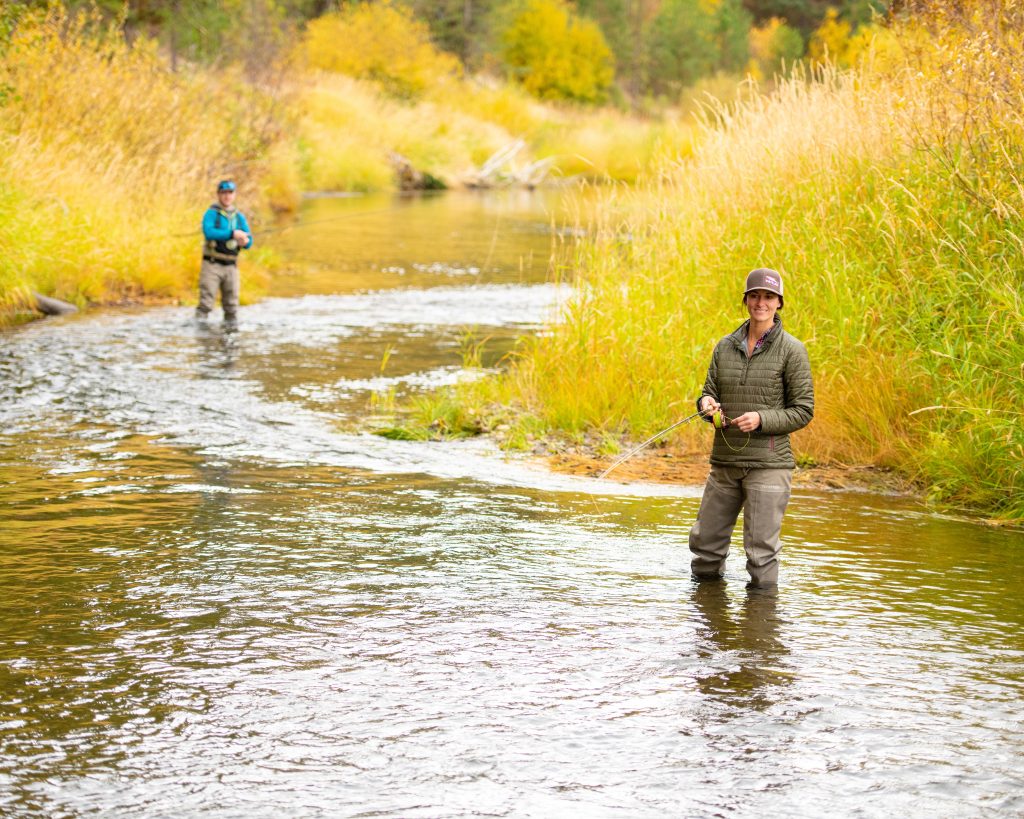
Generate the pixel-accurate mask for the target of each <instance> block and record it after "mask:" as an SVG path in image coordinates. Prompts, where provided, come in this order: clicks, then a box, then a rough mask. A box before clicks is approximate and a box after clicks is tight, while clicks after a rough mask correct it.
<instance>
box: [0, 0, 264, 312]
mask: <svg viewBox="0 0 1024 819" xmlns="http://www.w3.org/2000/svg"><path fill="white" fill-rule="evenodd" d="M0 83H3V84H4V85H6V86H7V87H8V88H9V89H10V93H9V94H8V95H7V98H6V100H5V102H4V105H3V114H4V118H3V125H2V131H0V173H2V175H3V179H4V180H6V181H5V183H4V185H3V188H2V195H0V211H2V212H0V216H2V218H0V225H2V228H0V246H2V247H3V249H4V252H3V253H2V258H0V303H2V306H5V307H6V308H8V310H9V309H10V308H11V307H14V306H16V305H17V304H18V303H20V302H23V301H25V300H26V297H27V294H28V293H29V291H31V290H40V291H43V292H45V293H52V294H56V295H57V296H59V297H62V298H66V299H70V300H72V301H77V302H79V303H81V302H85V301H98V300H117V299H122V298H137V297H140V296H142V295H144V294H147V295H150V296H154V295H155V296H164V297H170V296H177V295H180V294H182V293H183V292H185V291H187V290H188V289H190V287H191V283H192V281H193V280H194V278H195V275H196V273H197V268H198V262H197V257H198V241H199V234H198V220H199V217H200V215H201V214H200V213H198V212H197V211H200V210H201V205H200V203H203V204H205V201H204V200H205V199H206V198H208V197H210V196H211V193H210V192H211V191H212V189H213V185H214V183H215V181H216V180H217V178H219V177H222V176H225V175H232V176H234V177H235V178H237V179H239V180H240V181H242V183H243V185H244V184H245V182H246V181H247V180H250V179H251V178H252V177H253V176H254V174H251V173H250V172H249V170H248V167H247V165H246V162H247V160H249V159H250V158H252V157H253V156H258V155H259V154H261V153H262V152H263V151H264V150H265V149H266V147H267V146H268V145H269V144H271V142H272V137H271V136H270V135H268V134H266V133H262V132H261V128H262V127H263V126H262V124H261V123H262V122H264V121H265V118H266V115H267V113H268V110H269V109H270V108H271V107H272V106H273V105H275V104H276V102H275V101H274V100H271V99H269V98H268V97H267V96H266V95H264V94H261V93H260V92H258V91H256V90H254V89H253V88H252V87H251V86H249V85H247V84H246V83H244V82H242V81H241V79H240V78H239V77H238V75H237V73H235V72H233V71H232V70H230V69H228V70H225V71H222V72H219V73H218V74H216V75H215V74H213V73H208V72H202V71H193V72H182V73H179V74H172V73H171V72H170V71H168V70H167V67H166V65H165V63H164V61H163V60H162V58H161V57H160V56H159V55H158V53H157V51H156V48H155V45H154V44H152V43H149V42H146V41H145V40H142V41H139V42H137V43H136V44H135V45H134V47H133V48H131V49H129V48H128V47H127V46H126V45H125V43H124V41H123V38H121V37H120V36H118V35H117V34H115V33H111V32H109V31H108V30H107V29H105V28H104V27H103V26H101V25H100V24H99V21H98V20H97V19H96V18H95V17H92V16H90V15H84V14H83V15H77V16H71V15H69V14H68V13H67V12H65V11H63V10H62V9H61V8H60V7H57V6H54V7H52V8H50V9H49V10H48V11H45V12H39V13H34V14H29V15H26V16H25V17H24V18H23V19H22V20H21V22H20V23H19V26H18V28H17V30H16V31H15V34H14V36H13V38H12V40H11V42H10V44H9V46H8V48H7V50H6V53H5V54H4V56H3V59H2V61H0Z"/></svg>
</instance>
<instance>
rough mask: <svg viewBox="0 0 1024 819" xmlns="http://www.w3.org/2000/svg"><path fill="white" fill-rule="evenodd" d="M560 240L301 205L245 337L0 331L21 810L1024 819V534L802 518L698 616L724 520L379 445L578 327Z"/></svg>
mask: <svg viewBox="0 0 1024 819" xmlns="http://www.w3.org/2000/svg"><path fill="white" fill-rule="evenodd" d="M558 212H559V211H558V207H557V204H556V203H555V201H554V200H553V199H551V198H550V197H548V198H545V197H541V196H539V195H524V194H491V195H486V196H471V195H468V194H449V195H446V196H441V197H435V198H422V199H409V200H390V199H383V198H381V199H372V198H367V199H359V200H355V199H320V200H312V201H310V202H309V203H308V205H307V207H306V209H305V210H304V212H303V214H302V220H303V222H302V224H300V225H297V226H296V227H295V228H293V229H292V230H289V231H285V232H280V233H278V234H272V235H268V236H267V237H265V240H266V241H267V242H268V243H273V244H276V245H277V247H278V248H279V249H280V250H281V252H282V253H285V254H288V255H290V256H292V257H293V258H296V259H298V260H301V261H302V262H303V263H304V264H305V265H306V266H307V272H306V273H304V274H302V275H301V276H299V275H296V276H293V277H290V278H286V279H284V280H283V281H281V282H279V283H278V284H277V285H276V287H277V291H276V294H275V296H274V297H272V298H268V299H266V300H265V301H263V302H261V303H259V304H257V305H254V306H249V307H245V308H243V310H242V312H241V326H240V329H239V331H238V332H236V333H224V332H223V331H222V329H221V328H220V326H219V323H218V322H213V324H212V325H211V326H210V327H208V328H197V327H196V326H194V325H193V324H192V322H191V315H190V314H191V311H190V309H189V308H185V307H182V308H159V309H147V310H138V311H127V312H126V311H103V312H96V313H91V314H89V315H85V316H77V317H71V318H67V319H60V320H47V321H43V322H39V323H36V324H34V325H32V326H27V327H23V328H19V329H17V330H14V331H10V332H7V333H5V334H3V335H2V336H0V510H2V511H0V515H2V517H0V814H2V815H4V816H55V817H62V816H87V815H107V816H118V817H122V816H161V817H163V816H175V817H178V816H213V817H241V816H244V817H247V819H251V817H279V816H332V817H333V816H352V817H370V816H373V817H448V816H516V817H518V816H524V817H551V816H572V817H577V816H585V817H606V816H607V817H664V816H751V815H755V814H756V815H764V814H768V815H784V816H806V817H820V816H822V815H826V814H832V815H844V816H868V817H871V816H879V817H882V816H891V815H894V814H895V815H902V816H922V817H923V816H928V817H931V816H952V815H957V816H1008V815H1021V814H1024V766H1022V764H1021V761H1020V759H1021V754H1022V752H1024V732H1022V719H1021V713H1022V708H1021V705H1022V692H1024V637H1022V620H1024V617H1022V608H1024V607H1022V603H1021V600H1022V593H1024V535H1022V534H1021V533H1017V532H1008V531H999V530H993V529H989V528H985V527H983V526H981V525H978V524H975V523H971V522H968V521H962V520H956V519H949V518H944V517H941V516H938V515H935V514H932V513H929V512H928V511H926V510H924V509H922V508H921V507H919V506H917V505H916V504H914V503H912V502H909V501H907V500H903V499H899V498H894V497H883V496H872V495H863V494H854V493H845V494H844V493H832V494H825V493H813V492H807V491H797V492H796V493H795V494H794V497H793V501H792V503H791V506H790V511H789V514H788V516H787V522H786V527H785V530H784V541H785V548H784V553H783V554H784V562H783V572H782V586H781V588H780V591H779V592H778V594H777V595H774V596H773V595H763V594H762V595H759V594H755V593H752V592H747V591H746V589H745V588H744V580H745V572H744V569H743V557H742V549H739V550H738V551H734V554H733V556H732V557H731V558H730V566H729V572H728V576H727V579H726V581H725V582H724V583H721V584H713V585H708V584H703V585H700V586H695V585H693V584H692V583H691V581H690V580H689V579H688V576H687V563H688V555H687V551H686V547H685V541H686V533H687V531H688V527H689V525H690V523H691V522H692V520H693V518H694V514H695V512H696V509H697V504H698V502H699V495H700V488H699V487H650V486H648V487H645V486H623V485H620V484H617V483H614V482H610V481H608V482H598V481H595V480H591V479H585V478H571V477H565V476H554V475H551V474H548V473H546V472H545V471H544V470H542V469H539V468H537V467H536V466H532V465H530V464H529V463H527V462H525V461H523V460H522V459H508V458H504V457H503V456H501V455H500V454H498V453H495V452H494V451H492V450H491V448H490V447H489V446H488V445H487V444H486V443H485V442H472V441H471V442H464V443H454V444H435V443H417V442H402V441H389V440H386V439H383V438H379V437H376V436H374V435H372V434H369V433H367V432H365V431H352V430H353V429H356V430H358V429H359V427H358V422H359V420H360V419H361V418H363V417H365V415H366V413H367V412H368V407H369V406H370V397H371V396H372V395H374V394H381V393H388V392H390V393H392V394H395V395H398V396H403V395H408V394H410V393H413V392H415V391H417V390H422V389H426V388H430V387H433V386H437V385H443V384H447V383H452V382H453V381H455V380H457V379H458V378H460V377H469V376H470V375H471V374H470V373H465V372H463V371H462V369H461V360H462V359H461V355H460V346H461V345H463V344H464V338H465V337H466V333H467V328H472V331H473V333H474V334H475V337H478V338H483V337H488V338H489V339H490V341H489V342H488V346H487V347H486V349H487V350H488V352H487V354H486V355H485V358H487V361H485V363H488V364H490V363H493V361H494V360H495V359H496V358H497V357H499V356H500V355H501V354H502V353H503V352H505V351H507V350H508V349H509V348H510V346H511V344H512V339H513V338H514V337H515V336H516V335H520V334H523V333H529V332H533V331H535V330H536V329H537V328H538V327H540V326H541V324H542V323H543V322H544V321H545V320H547V319H548V318H550V316H551V315H552V310H553V308H554V305H555V304H556V303H557V302H558V300H559V299H560V298H562V297H563V296H564V293H563V291H561V290H560V289H558V288H557V287H555V286H553V285H550V284H546V283H545V278H546V268H547V258H548V254H549V252H550V249H551V243H552V241H553V240H554V241H558V238H557V237H558V231H557V230H553V229H552V228H551V224H552V214H554V215H555V216H557V215H558ZM731 326H732V325H731V324H728V325H726V327H725V329H729V328H731Z"/></svg>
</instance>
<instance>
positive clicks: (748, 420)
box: [729, 412, 761, 432]
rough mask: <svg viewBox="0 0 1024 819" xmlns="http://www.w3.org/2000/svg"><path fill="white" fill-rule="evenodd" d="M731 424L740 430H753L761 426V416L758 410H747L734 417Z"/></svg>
mask: <svg viewBox="0 0 1024 819" xmlns="http://www.w3.org/2000/svg"><path fill="white" fill-rule="evenodd" d="M729 426H731V427H736V429H738V430H739V431H740V432H753V431H754V430H756V429H757V428H758V427H759V426H761V416H760V415H758V414H757V413H756V412H745V413H743V414H742V415H740V416H739V417H738V418H733V419H732V420H731V421H730V422H729Z"/></svg>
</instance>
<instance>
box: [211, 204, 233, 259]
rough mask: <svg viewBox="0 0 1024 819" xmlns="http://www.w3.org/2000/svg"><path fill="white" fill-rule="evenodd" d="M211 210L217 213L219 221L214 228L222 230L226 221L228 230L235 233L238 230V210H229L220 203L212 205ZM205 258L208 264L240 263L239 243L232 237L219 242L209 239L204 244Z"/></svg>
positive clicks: (217, 220)
mask: <svg viewBox="0 0 1024 819" xmlns="http://www.w3.org/2000/svg"><path fill="white" fill-rule="evenodd" d="M210 210H213V211H216V212H217V219H216V222H215V223H214V226H215V227H216V228H217V229H218V230H221V229H223V228H224V223H225V221H226V222H227V227H228V229H229V230H230V231H231V232H232V233H234V232H235V230H237V229H238V210H236V209H235V208H231V209H230V210H227V209H225V208H223V207H221V206H220V204H219V203H217V204H213V205H210ZM203 258H204V259H206V261H208V262H216V263H217V264H236V263H237V262H238V242H236V241H235V239H234V237H233V236H232V237H231V238H230V239H226V240H218V239H207V240H206V241H205V242H204V243H203Z"/></svg>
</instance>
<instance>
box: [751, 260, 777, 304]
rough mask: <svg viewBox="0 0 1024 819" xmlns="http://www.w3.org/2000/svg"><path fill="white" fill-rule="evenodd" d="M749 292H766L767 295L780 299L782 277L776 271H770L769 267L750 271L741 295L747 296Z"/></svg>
mask: <svg viewBox="0 0 1024 819" xmlns="http://www.w3.org/2000/svg"><path fill="white" fill-rule="evenodd" d="M751 290H767V291H768V292H769V293H775V294H776V295H777V296H778V297H779V298H780V299H781V298H782V275H781V274H780V273H779V271H778V270H772V269H771V268H770V267H759V268H757V270H751V271H750V272H749V273H748V274H747V284H746V287H744V288H743V295H744V296H745V295H747V293H749V292H750V291H751Z"/></svg>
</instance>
